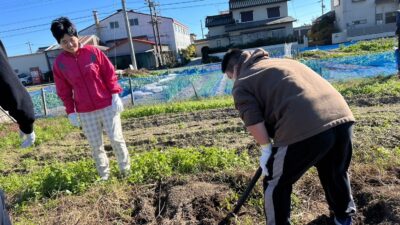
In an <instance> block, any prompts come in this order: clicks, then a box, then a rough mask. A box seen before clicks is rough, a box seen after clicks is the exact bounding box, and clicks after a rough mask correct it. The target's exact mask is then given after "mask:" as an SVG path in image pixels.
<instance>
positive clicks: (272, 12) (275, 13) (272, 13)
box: [267, 7, 281, 18]
mask: <svg viewBox="0 0 400 225" xmlns="http://www.w3.org/2000/svg"><path fill="white" fill-rule="evenodd" d="M267 13H268V18H275V17H281V13H280V11H279V7H272V8H267Z"/></svg>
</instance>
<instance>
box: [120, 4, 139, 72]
mask: <svg viewBox="0 0 400 225" xmlns="http://www.w3.org/2000/svg"><path fill="white" fill-rule="evenodd" d="M121 3H122V9H123V13H124V16H125V26H126V32H127V33H128V39H129V46H130V48H131V61H132V66H133V69H135V70H137V65H136V57H135V49H134V48H133V42H132V34H131V29H130V25H129V19H128V13H127V12H126V7H125V0H121Z"/></svg>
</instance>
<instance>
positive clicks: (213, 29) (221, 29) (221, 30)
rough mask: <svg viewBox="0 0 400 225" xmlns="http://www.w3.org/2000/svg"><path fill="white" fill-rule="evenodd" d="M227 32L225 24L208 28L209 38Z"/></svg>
mask: <svg viewBox="0 0 400 225" xmlns="http://www.w3.org/2000/svg"><path fill="white" fill-rule="evenodd" d="M223 34H225V26H216V27H209V28H208V38H211V37H214V36H218V35H223Z"/></svg>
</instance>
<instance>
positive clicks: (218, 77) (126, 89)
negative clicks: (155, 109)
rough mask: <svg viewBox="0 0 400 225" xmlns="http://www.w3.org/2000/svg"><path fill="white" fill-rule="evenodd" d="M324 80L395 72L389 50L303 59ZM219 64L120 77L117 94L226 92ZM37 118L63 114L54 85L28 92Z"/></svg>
mask: <svg viewBox="0 0 400 225" xmlns="http://www.w3.org/2000/svg"><path fill="white" fill-rule="evenodd" d="M303 63H305V64H306V65H308V66H309V67H311V68H312V69H313V70H314V71H316V72H318V73H319V74H321V75H322V76H323V77H324V78H325V79H327V80H329V81H332V80H343V79H349V78H359V77H372V76H377V75H391V74H395V73H396V72H397V67H396V65H395V58H394V53H393V52H392V51H389V52H384V53H379V54H370V55H363V56H352V57H344V58H334V59H324V60H309V61H303ZM220 66H221V65H220V64H219V63H216V64H208V65H201V66H193V67H186V68H180V69H172V70H165V71H164V74H163V75H160V76H150V77H143V78H122V79H120V80H119V83H120V85H121V87H122V88H123V91H122V93H121V94H120V96H121V97H122V100H123V102H124V104H125V105H131V104H135V105H145V104H155V103H167V102H172V101H180V100H186V99H192V98H196V97H198V98H200V97H212V96H218V95H225V94H230V93H231V89H232V86H233V82H232V81H230V80H228V79H227V78H226V77H225V76H223V75H222V73H221V70H220ZM30 95H31V97H32V100H33V103H34V107H35V114H36V116H38V117H46V116H55V115H61V114H64V113H65V112H64V106H63V104H62V102H61V101H60V99H59V98H58V96H57V94H56V90H55V86H48V87H45V88H42V89H41V90H38V91H33V92H30Z"/></svg>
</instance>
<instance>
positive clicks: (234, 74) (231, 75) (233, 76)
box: [225, 66, 238, 81]
mask: <svg viewBox="0 0 400 225" xmlns="http://www.w3.org/2000/svg"><path fill="white" fill-rule="evenodd" d="M237 69H238V66H234V67H233V71H232V72H226V73H225V74H226V76H227V77H228V78H229V79H231V80H233V81H235V80H236V79H237V74H238V71H237Z"/></svg>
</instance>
